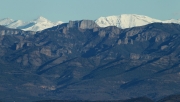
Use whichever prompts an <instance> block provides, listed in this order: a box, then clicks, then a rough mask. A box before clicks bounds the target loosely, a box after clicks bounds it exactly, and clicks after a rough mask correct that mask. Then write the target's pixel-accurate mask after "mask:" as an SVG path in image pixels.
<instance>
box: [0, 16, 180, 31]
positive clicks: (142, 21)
mask: <svg viewBox="0 0 180 102" xmlns="http://www.w3.org/2000/svg"><path fill="white" fill-rule="evenodd" d="M95 22H96V23H97V24H98V25H99V26H100V27H107V26H117V27H119V28H122V29H125V28H131V27H136V26H143V25H147V24H150V23H155V22H161V23H177V24H180V19H178V20H176V19H170V20H164V21H162V20H158V19H154V18H150V17H148V16H144V15H137V14H122V15H119V16H108V17H100V18H98V19H96V20H95ZM62 23H63V22H62V21H58V22H51V21H49V20H47V19H46V18H44V17H39V18H37V19H35V20H32V21H29V22H24V21H22V20H13V19H10V18H5V19H1V20H0V25H4V26H6V27H9V28H16V29H22V30H25V31H41V30H44V29H47V28H51V27H53V26H56V25H59V24H62Z"/></svg>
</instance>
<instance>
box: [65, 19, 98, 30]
mask: <svg viewBox="0 0 180 102" xmlns="http://www.w3.org/2000/svg"><path fill="white" fill-rule="evenodd" d="M67 27H68V28H73V27H78V28H81V29H93V28H96V27H99V26H98V25H97V24H96V23H95V22H94V21H93V20H81V21H69V23H68V24H67Z"/></svg>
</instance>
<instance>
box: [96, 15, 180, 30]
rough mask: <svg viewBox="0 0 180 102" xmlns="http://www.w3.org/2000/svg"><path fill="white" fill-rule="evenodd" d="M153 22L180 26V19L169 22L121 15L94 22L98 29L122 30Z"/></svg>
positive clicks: (102, 18)
mask: <svg viewBox="0 0 180 102" xmlns="http://www.w3.org/2000/svg"><path fill="white" fill-rule="evenodd" d="M155 22H160V23H177V24H180V19H179V20H175V19H170V20H165V21H162V20H158V19H154V18H150V17H148V16H144V15H137V14H122V15H119V16H108V17H100V18H98V19H97V20H96V23H97V24H98V25H99V26H100V27H107V26H117V27H119V28H122V29H124V28H131V27H136V26H143V25H147V24H150V23H155Z"/></svg>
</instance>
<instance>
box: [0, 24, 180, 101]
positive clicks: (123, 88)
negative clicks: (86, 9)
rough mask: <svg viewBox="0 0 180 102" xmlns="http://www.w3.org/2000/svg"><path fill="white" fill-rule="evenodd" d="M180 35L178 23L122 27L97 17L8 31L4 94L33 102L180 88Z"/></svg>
mask: <svg viewBox="0 0 180 102" xmlns="http://www.w3.org/2000/svg"><path fill="white" fill-rule="evenodd" d="M84 24H85V25H84ZM85 28H86V29H85ZM3 30H4V28H3V27H0V32H2V31H3ZM9 30H10V31H13V30H12V29H9ZM179 34H180V25H177V24H162V23H153V24H150V25H146V26H142V27H135V28H130V29H120V28H117V27H106V28H100V27H97V25H94V23H93V22H91V21H80V22H79V21H78V22H70V23H69V24H62V25H59V26H56V27H53V28H49V29H46V30H44V31H41V32H36V34H30V33H29V32H24V34H23V35H21V34H14V33H13V34H9V33H8V34H7V32H4V34H1V35H0V65H1V67H0V69H1V72H0V76H1V77H0V82H1V83H0V95H1V97H2V99H3V100H6V99H8V100H10V101H12V100H13V101H14V100H18V101H25V100H26V101H28V100H30V99H32V97H33V99H34V100H36V99H49V98H51V99H63V100H67V99H71V100H108V99H112V100H117V99H127V98H130V97H139V96H147V97H150V98H153V99H159V98H161V97H163V96H166V95H170V94H174V93H179V92H180V90H178V89H179V88H180V81H179V79H180V74H179V73H180V70H179V68H180V57H179V53H180V52H179V51H180V47H179V46H180V43H179V40H180V35H179ZM4 79H6V80H4ZM7 95H10V96H11V99H12V100H11V99H9V96H7ZM97 96H98V97H97ZM31 101H32V100H31Z"/></svg>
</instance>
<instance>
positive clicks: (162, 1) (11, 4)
mask: <svg viewBox="0 0 180 102" xmlns="http://www.w3.org/2000/svg"><path fill="white" fill-rule="evenodd" d="M0 13H1V14H0V19H2V18H7V17H8V18H12V19H15V20H17V19H21V20H24V21H28V20H32V19H35V18H37V17H39V16H43V17H45V18H47V19H49V20H51V21H58V20H61V21H64V22H67V21H69V20H80V19H92V20H95V19H97V18H99V17H101V16H110V15H120V14H139V15H146V16H149V17H152V18H156V19H160V20H166V19H171V18H174V19H180V0H0Z"/></svg>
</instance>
